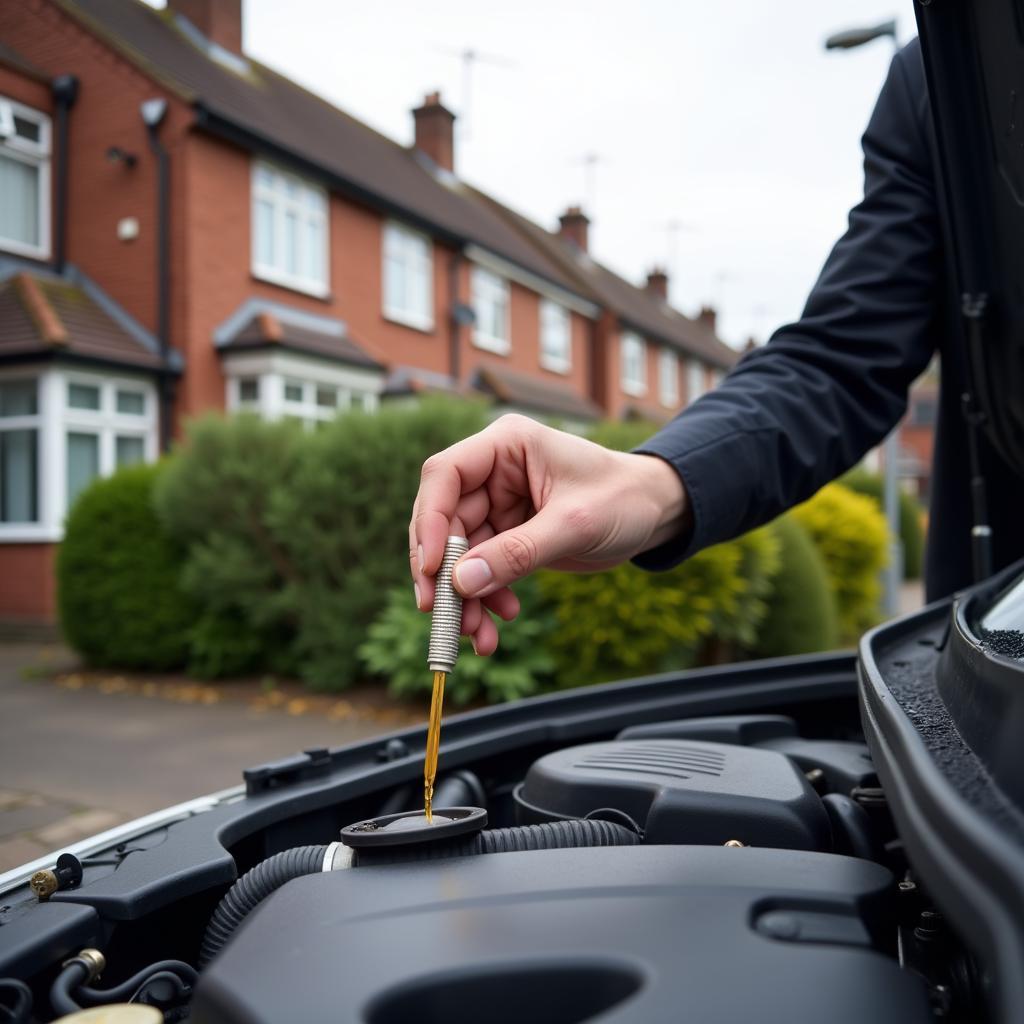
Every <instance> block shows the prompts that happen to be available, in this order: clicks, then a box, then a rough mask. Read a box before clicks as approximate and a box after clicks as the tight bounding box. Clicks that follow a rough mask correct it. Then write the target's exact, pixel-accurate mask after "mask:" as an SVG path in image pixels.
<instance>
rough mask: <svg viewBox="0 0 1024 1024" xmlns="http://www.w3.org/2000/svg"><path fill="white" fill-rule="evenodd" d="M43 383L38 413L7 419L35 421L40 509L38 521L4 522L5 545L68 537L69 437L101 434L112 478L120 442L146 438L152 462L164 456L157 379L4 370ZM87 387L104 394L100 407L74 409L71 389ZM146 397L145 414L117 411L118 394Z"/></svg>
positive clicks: (102, 461)
mask: <svg viewBox="0 0 1024 1024" xmlns="http://www.w3.org/2000/svg"><path fill="white" fill-rule="evenodd" d="M27 378H33V379H35V380H37V381H38V388H39V391H38V406H37V407H38V410H39V411H38V414H37V415H36V416H28V417H10V418H7V419H4V420H3V421H2V423H3V427H4V428H5V429H7V428H10V429H14V428H15V425H16V424H17V423H19V422H21V421H22V420H24V421H26V422H27V421H28V420H33V421H35V426H36V428H37V429H38V430H39V437H38V448H37V451H38V459H39V464H38V474H37V480H38V486H39V494H38V495H37V507H38V510H39V517H38V519H37V521H36V522H34V523H0V544H3V543H24V542H32V541H59V540H61V538H62V537H63V535H64V519H65V517H66V515H67V511H68V509H67V435H68V433H69V432H72V433H86V434H96V435H97V436H98V437H99V475H100V477H106V476H110V474H111V473H113V472H114V470H115V469H116V468H117V440H116V439H117V438H118V437H141V438H142V440H143V446H144V455H145V461H146V462H155V461H156V459H157V457H158V455H159V448H158V436H157V433H158V432H157V422H158V417H157V394H156V387H155V385H154V383H153V381H152V379H150V378H148V377H142V376H138V377H136V376H132V375H130V374H123V373H119V374H117V375H116V376H114V375H108V374H104V373H96V372H90V371H86V370H77V369H73V370H71V369H67V368H66V367H60V366H57V367H54V366H40V365H35V366H32V365H26V366H24V367H13V368H10V369H5V370H3V371H0V379H3V380H19V379H21V380H24V379H27ZM72 383H74V384H84V385H86V386H89V387H98V388H99V390H100V408H99V409H98V410H94V409H73V408H71V407H70V406H69V405H68V401H67V396H68V385H69V384H72ZM118 390H131V391H137V392H140V393H142V394H143V396H144V399H145V407H144V411H143V413H142V414H141V415H135V414H133V413H119V412H117V405H116V402H117V391H118Z"/></svg>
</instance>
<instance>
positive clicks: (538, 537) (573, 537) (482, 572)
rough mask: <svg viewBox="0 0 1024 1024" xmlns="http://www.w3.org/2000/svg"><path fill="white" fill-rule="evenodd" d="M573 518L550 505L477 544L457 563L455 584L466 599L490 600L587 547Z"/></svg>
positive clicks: (584, 538)
mask: <svg viewBox="0 0 1024 1024" xmlns="http://www.w3.org/2000/svg"><path fill="white" fill-rule="evenodd" d="M572 520H573V517H567V516H564V515H562V514H561V512H560V511H559V509H558V508H557V507H556V506H555V505H547V506H545V507H544V508H543V509H541V510H540V512H538V513H537V514H536V515H535V516H534V517H533V518H532V519H528V520H527V521H526V522H525V523H523V524H521V525H520V526H517V527H515V528H513V529H511V530H506V531H505V532H504V533H499V534H498V535H497V536H495V537H491V538H490V539H488V540H485V541H483V542H482V543H480V544H477V545H476V546H475V547H472V548H470V550H469V552H468V553H467V554H465V555H463V556H462V558H460V559H459V561H458V562H456V563H455V573H454V583H455V588H456V590H458V591H459V593H461V594H462V596H463V597H487V596H489V595H491V594H494V593H495V592H497V591H499V590H500V589H501V588H502V587H507V586H508V585H509V584H510V583H514V582H515V581H516V580H520V579H522V578H523V577H524V576H529V575H530V573H532V572H533V571H534V570H536V569H539V568H541V567H542V566H545V565H550V564H551V563H552V562H555V561H557V560H558V559H561V558H566V557H568V556H570V555H572V554H576V553H578V551H580V550H583V549H585V548H586V546H587V544H588V543H589V540H588V538H587V537H586V536H581V535H580V534H579V532H578V531H577V530H576V529H575V528H574V526H573V521H572Z"/></svg>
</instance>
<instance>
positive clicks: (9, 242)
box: [0, 96, 50, 259]
mask: <svg viewBox="0 0 1024 1024" xmlns="http://www.w3.org/2000/svg"><path fill="white" fill-rule="evenodd" d="M0 249H6V250H7V251H8V252H13V253H18V254H19V255H21V256H31V257H34V258H36V259H48V258H49V255H50V119H49V118H48V117H47V116H46V115H45V114H41V113H40V112H39V111H38V110H32V109H31V108H30V107H26V106H23V105H22V104H21V103H17V102H15V101H14V100H10V99H7V98H6V97H4V96H0Z"/></svg>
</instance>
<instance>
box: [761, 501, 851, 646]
mask: <svg viewBox="0 0 1024 1024" xmlns="http://www.w3.org/2000/svg"><path fill="white" fill-rule="evenodd" d="M771 530H772V532H773V533H774V534H775V537H776V539H777V540H778V542H779V559H780V561H781V563H782V564H781V568H780V569H779V572H778V573H777V574H776V576H775V579H774V581H773V585H772V594H771V600H770V601H769V602H768V612H767V614H766V615H765V617H764V619H763V620H762V621H761V625H760V628H759V629H758V634H757V641H756V642H755V644H754V646H753V647H752V648H751V651H750V653H751V655H752V656H754V657H757V658H774V657H780V656H782V655H787V654H811V653H813V652H815V651H828V650H831V649H832V648H834V647H836V646H837V644H838V643H839V624H838V615H837V611H836V599H835V596H834V595H833V593H832V589H831V586H830V585H829V578H828V572H827V571H826V569H825V562H824V560H823V559H822V557H821V554H820V553H819V552H818V549H817V548H816V547H815V546H814V542H813V541H812V540H811V538H810V537H809V536H808V533H807V531H806V530H805V529H804V528H803V527H802V526H801V525H800V523H799V522H798V521H797V519H796V518H794V517H793V516H788V515H787V516H781V517H780V518H778V519H776V520H775V522H773V523H772V524H771Z"/></svg>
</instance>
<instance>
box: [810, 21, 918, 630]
mask: <svg viewBox="0 0 1024 1024" xmlns="http://www.w3.org/2000/svg"><path fill="white" fill-rule="evenodd" d="M886 37H888V38H889V39H891V40H892V45H893V47H894V48H895V49H898V48H899V40H898V39H897V37H896V20H895V19H892V20H890V21H884V22H882V23H881V24H880V25H874V26H869V27H865V28H849V29H844V30H843V31H841V32H834V33H833V34H832V35H830V36H829V37H828V38H827V39H826V40H825V49H826V50H853V49H856V47H858V46H864V45H865V44H866V43H871V42H874V41H875V40H876V39H883V38H886ZM882 451H883V457H884V459H885V467H884V472H885V478H884V492H883V493H884V501H883V504H884V507H885V520H886V523H887V524H888V528H889V564H888V566H887V567H886V569H885V573H884V574H883V583H884V586H885V610H886V613H887V614H889V615H896V614H897V613H898V612H899V608H900V585H901V584H902V582H903V542H902V540H901V539H900V495H899V487H900V481H899V457H900V428H899V425H898V424H897V425H896V426H895V427H894V428H893V429H892V432H891V433H890V434H889V436H888V437H887V438H886V439H885V442H884V444H883V447H882Z"/></svg>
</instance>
